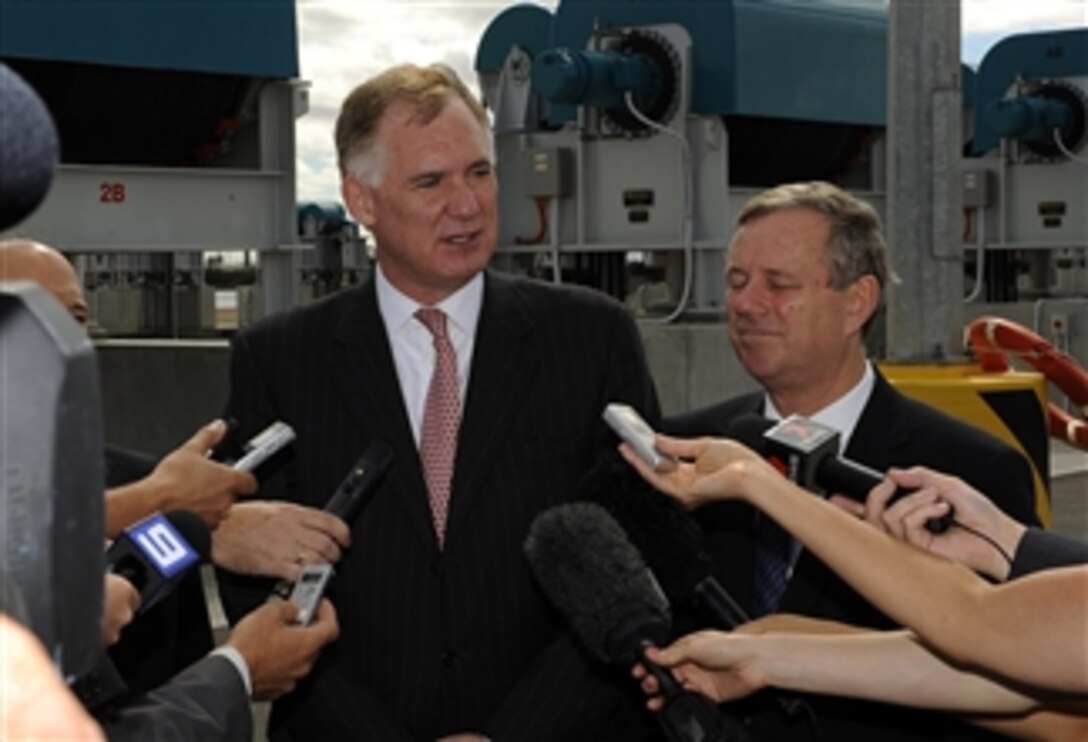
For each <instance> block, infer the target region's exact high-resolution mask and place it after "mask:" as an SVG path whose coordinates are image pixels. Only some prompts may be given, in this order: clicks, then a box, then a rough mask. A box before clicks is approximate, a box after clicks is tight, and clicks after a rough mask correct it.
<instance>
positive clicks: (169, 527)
mask: <svg viewBox="0 0 1088 742" xmlns="http://www.w3.org/2000/svg"><path fill="white" fill-rule="evenodd" d="M210 551H211V535H210V534H209V532H208V527H207V526H206V525H205V524H204V521H203V520H201V519H200V516H198V515H196V514H195V513H191V512H189V511H186V510H173V511H170V512H168V513H165V514H160V513H155V514H154V515H151V516H149V517H147V518H145V519H144V520H142V521H140V522H138V523H134V524H133V525H131V526H129V527H128V528H126V529H125V530H124V531H123V532H122V533H121V535H120V536H118V537H117V539H115V540H114V542H113V543H112V544H111V545H110V547H109V549H107V551H106V562H107V564H108V565H109V570H110V572H112V573H113V574H115V575H119V576H121V577H124V578H125V579H126V580H128V581H129V582H130V583H131V584H132V586H133V587H135V588H136V590H137V591H138V592H139V594H140V607H139V609H138V611H137V612H138V613H142V612H144V611H146V610H147V609H149V608H150V607H151V606H153V605H155V604H156V603H157V602H158V601H159V600H161V599H162V598H163V597H165V596H166V595H167V594H168V593H169V592H170V591H171V590H173V589H174V587H175V586H176V585H177V584H178V583H179V582H181V580H182V579H183V578H184V577H185V575H187V574H188V573H189V571H190V570H192V569H193V568H195V567H196V566H197V565H199V564H200V563H201V562H203V561H205V560H207V558H208V554H209V553H210Z"/></svg>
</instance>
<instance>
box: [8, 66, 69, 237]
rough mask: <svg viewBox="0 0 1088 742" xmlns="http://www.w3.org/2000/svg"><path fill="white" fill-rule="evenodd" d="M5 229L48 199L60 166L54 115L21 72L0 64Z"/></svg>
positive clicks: (12, 225)
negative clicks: (47, 196)
mask: <svg viewBox="0 0 1088 742" xmlns="http://www.w3.org/2000/svg"><path fill="white" fill-rule="evenodd" d="M0 110H2V111H3V114H2V115H3V124H2V125H0V173H2V175H0V232H3V231H4V230H7V229H10V228H11V227H14V226H15V225H16V224H18V223H19V222H21V221H23V219H25V218H26V217H28V216H29V215H30V214H31V213H33V211H34V210H35V209H36V208H38V205H39V204H40V203H41V202H42V201H43V200H44V199H45V195H46V193H48V192H49V186H50V185H52V183H53V174H54V172H56V169H57V159H58V151H59V147H58V144H57V130H56V127H55V126H54V124H53V117H52V116H50V115H49V110H48V109H47V108H46V107H45V104H44V103H43V102H42V99H41V98H40V97H38V94H37V93H36V92H34V89H33V88H31V87H30V85H28V84H27V83H26V81H25V80H23V79H22V78H21V77H19V75H17V74H15V72H14V71H12V69H11V68H10V67H8V66H7V65H5V64H4V63H2V62H0Z"/></svg>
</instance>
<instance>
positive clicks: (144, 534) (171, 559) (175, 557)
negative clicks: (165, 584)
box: [136, 521, 196, 574]
mask: <svg viewBox="0 0 1088 742" xmlns="http://www.w3.org/2000/svg"><path fill="white" fill-rule="evenodd" d="M136 543H137V544H139V546H140V549H141V550H142V551H143V552H144V554H146V555H147V556H148V557H149V558H150V559H151V560H152V561H153V562H154V563H155V566H157V567H158V568H159V569H160V570H161V571H162V572H164V573H167V574H169V573H175V572H178V571H180V570H182V569H184V568H185V567H187V566H188V565H189V564H190V563H191V562H192V561H193V560H194V559H195V558H196V554H195V553H194V552H193V550H192V548H191V547H190V546H189V544H187V543H185V541H184V540H183V539H182V538H181V536H179V535H178V534H177V533H176V532H175V531H174V529H173V528H171V527H170V526H169V525H168V524H167V523H165V522H162V521H160V522H157V523H152V524H151V525H150V526H149V527H148V528H146V529H142V530H141V531H140V533H138V534H136Z"/></svg>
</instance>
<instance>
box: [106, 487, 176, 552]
mask: <svg viewBox="0 0 1088 742" xmlns="http://www.w3.org/2000/svg"><path fill="white" fill-rule="evenodd" d="M162 502H163V494H162V492H161V491H160V490H159V488H157V487H155V486H154V485H153V484H152V483H150V481H149V480H147V479H142V480H140V481H138V482H133V483H132V484H126V485H124V486H121V487H114V488H112V489H108V490H106V537H107V538H117V536H118V535H119V534H120V533H121V531H123V530H124V529H125V528H127V527H128V526H130V525H132V524H133V523H135V522H136V521H138V520H140V519H141V518H144V517H146V516H148V515H150V514H151V513H154V512H155V511H156V510H161V509H162Z"/></svg>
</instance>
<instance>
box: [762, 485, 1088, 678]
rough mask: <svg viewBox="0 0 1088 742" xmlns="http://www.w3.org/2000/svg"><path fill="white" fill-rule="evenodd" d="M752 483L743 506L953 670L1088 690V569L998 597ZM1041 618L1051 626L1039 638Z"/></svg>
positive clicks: (789, 488) (974, 581) (870, 532)
mask: <svg viewBox="0 0 1088 742" xmlns="http://www.w3.org/2000/svg"><path fill="white" fill-rule="evenodd" d="M765 472H766V473H765ZM753 473H755V474H756V476H750V477H744V478H743V479H742V489H743V490H744V493H745V496H746V499H748V500H749V501H750V502H752V503H753V504H754V505H756V506H757V507H759V508H760V509H762V510H764V511H765V512H766V513H767V514H768V515H769V516H771V517H772V518H774V519H775V520H777V521H778V522H779V523H781V524H782V525H783V526H784V527H785V528H787V530H789V531H790V532H791V533H793V534H794V536H796V537H797V538H798V539H799V540H800V541H801V542H802V543H803V544H804V545H805V547H806V548H808V549H809V550H811V551H812V552H813V553H814V554H816V555H817V556H818V557H820V559H822V560H823V561H824V562H826V563H827V564H828V566H830V567H831V568H832V569H833V570H834V571H835V572H837V573H838V574H839V575H840V576H841V577H842V578H843V579H844V580H846V581H847V582H848V583H850V584H851V585H852V586H853V587H854V588H855V589H856V590H858V591H859V592H860V593H861V594H862V595H864V596H865V597H866V598H868V599H869V600H870V601H871V602H872V603H873V604H874V605H876V606H877V607H878V608H880V609H881V610H882V611H884V612H885V613H887V614H888V615H889V616H891V617H893V618H894V619H895V620H897V621H899V622H900V623H902V624H903V625H904V626H908V627H910V628H911V629H913V630H914V631H915V632H916V633H917V634H918V635H919V636H921V637H922V638H923V639H924V640H925V641H926V642H928V643H930V644H932V645H933V646H934V647H935V648H937V649H938V650H939V651H940V652H942V653H943V654H945V655H947V656H948V657H950V658H952V660H953V661H957V662H962V663H965V664H970V665H978V666H981V667H986V668H989V669H991V670H994V671H996V672H999V673H1001V674H1003V675H1006V676H1008V677H1013V678H1017V679H1019V680H1022V681H1024V682H1028V683H1033V684H1037V685H1039V686H1040V687H1049V688H1055V689H1060V690H1072V691H1078V692H1084V690H1085V689H1086V688H1088V678H1086V674H1088V673H1086V671H1085V670H1084V668H1085V667H1086V666H1088V665H1086V662H1088V649H1086V648H1085V642H1084V641H1083V631H1084V625H1085V621H1086V620H1088V568H1069V569H1066V570H1052V571H1050V572H1048V573H1040V574H1038V575H1032V576H1031V577H1028V578H1024V579H1022V580H1017V581H1014V582H1012V583H1008V584H1006V585H1001V586H996V587H995V586H992V585H989V584H988V583H986V582H985V581H983V580H982V579H981V578H980V577H978V576H977V575H975V574H974V573H973V572H971V571H970V570H968V569H966V568H964V567H962V566H959V565H956V564H953V563H951V562H948V561H945V560H943V559H940V558H938V557H935V556H933V555H931V554H928V553H926V552H924V551H921V550H919V549H916V548H914V547H911V546H909V545H907V544H904V543H901V542H899V541H897V540H895V539H894V538H892V537H890V536H888V535H887V534H884V533H881V532H879V531H877V530H876V529H874V528H871V527H869V526H868V525H866V524H864V523H862V522H859V521H857V520H855V519H854V518H852V517H851V516H849V515H847V514H845V513H843V512H841V511H840V510H839V509H838V508H836V507H835V506H834V505H831V504H830V503H828V502H826V501H824V500H821V499H818V498H815V497H812V496H811V495H808V494H807V493H803V492H801V491H800V490H798V489H797V488H796V487H794V486H793V485H792V484H791V483H789V482H788V481H787V480H785V479H783V478H781V477H778V476H777V474H775V473H774V472H773V471H771V470H769V469H768V470H762V469H761V470H759V471H757V472H753ZM861 555H864V558H860V556H861ZM1078 569H1079V574H1078V573H1077V570H1078ZM1040 615H1042V616H1046V617H1047V618H1046V621H1047V630H1046V631H1043V632H1040V631H1039V630H1038V629H1039V616H1040ZM1078 637H1079V641H1078ZM1012 647H1016V649H1015V650H1014V651H1013V650H1011V649H1008V650H1007V648H1012Z"/></svg>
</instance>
